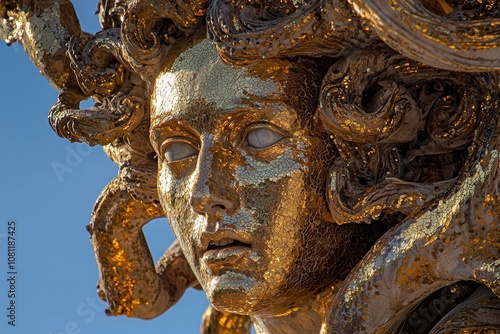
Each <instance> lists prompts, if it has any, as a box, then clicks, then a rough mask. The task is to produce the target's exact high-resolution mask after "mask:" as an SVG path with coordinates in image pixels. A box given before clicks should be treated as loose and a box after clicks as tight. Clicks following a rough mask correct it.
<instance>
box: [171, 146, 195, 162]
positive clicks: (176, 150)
mask: <svg viewBox="0 0 500 334" xmlns="http://www.w3.org/2000/svg"><path fill="white" fill-rule="evenodd" d="M163 154H164V156H165V159H167V161H168V162H175V161H179V160H182V159H186V158H189V157H192V156H196V155H197V154H198V150H197V149H196V148H195V147H193V145H191V144H188V143H185V142H175V143H171V144H169V145H168V146H167V147H166V148H165V152H164V153H163Z"/></svg>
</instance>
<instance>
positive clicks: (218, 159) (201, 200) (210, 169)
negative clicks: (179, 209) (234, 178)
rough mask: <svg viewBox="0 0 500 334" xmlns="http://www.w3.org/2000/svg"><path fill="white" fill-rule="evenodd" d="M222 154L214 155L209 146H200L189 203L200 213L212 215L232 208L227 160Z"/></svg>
mask: <svg viewBox="0 0 500 334" xmlns="http://www.w3.org/2000/svg"><path fill="white" fill-rule="evenodd" d="M224 160H225V159H224V157H223V156H214V154H213V153H212V152H210V147H209V146H205V147H202V148H201V150H200V152H199V154H198V162H197V166H196V171H195V175H194V180H193V183H192V188H191V198H190V204H191V207H192V208H193V210H194V211H195V212H196V213H198V214H201V215H206V214H208V215H213V214H216V213H223V212H227V211H229V210H231V209H233V208H234V201H235V199H234V198H232V197H234V196H231V193H230V190H229V189H230V184H229V182H228V180H229V179H231V177H230V175H228V173H229V171H228V168H225V165H227V161H224Z"/></svg>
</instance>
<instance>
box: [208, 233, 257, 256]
mask: <svg viewBox="0 0 500 334" xmlns="http://www.w3.org/2000/svg"><path fill="white" fill-rule="evenodd" d="M245 234H246V233H245ZM223 240H232V242H230V243H228V244H225V245H220V244H221V241H223ZM223 243H224V242H223ZM200 246H201V247H200V249H199V251H200V255H203V254H204V253H205V252H207V251H209V250H212V249H222V248H224V247H227V248H228V247H235V246H237V247H248V248H251V247H252V245H251V243H250V238H249V237H244V236H242V235H241V234H240V233H237V232H236V231H234V230H230V229H218V230H216V231H215V232H203V233H202V235H201V240H200Z"/></svg>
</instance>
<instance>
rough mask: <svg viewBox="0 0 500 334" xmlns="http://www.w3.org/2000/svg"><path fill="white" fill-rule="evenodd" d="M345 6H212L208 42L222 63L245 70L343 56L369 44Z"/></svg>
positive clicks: (313, 1) (317, 1)
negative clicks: (275, 61) (279, 61)
mask: <svg viewBox="0 0 500 334" xmlns="http://www.w3.org/2000/svg"><path fill="white" fill-rule="evenodd" d="M360 26H361V23H360V21H359V20H358V18H357V17H356V16H355V15H353V13H352V10H351V8H350V7H349V6H348V5H347V4H346V3H345V2H344V1H338V0H333V1H321V0H310V1H303V2H287V1H280V2H278V1H275V2H272V3H267V2H265V3H259V2H254V1H224V0H216V1H213V2H212V4H211V6H210V8H209V10H208V12H207V27H208V32H209V36H210V38H211V39H213V40H215V41H216V43H217V45H218V50H219V52H220V55H221V57H222V58H223V59H224V60H225V61H227V62H229V63H232V64H237V65H244V64H248V63H252V62H257V61H259V60H260V59H262V58H270V57H276V56H279V57H283V56H294V55H302V56H307V55H310V56H316V57H318V56H322V55H328V56H332V57H335V56H339V55H341V54H343V53H344V52H346V51H347V50H348V49H350V48H351V46H352V43H354V42H355V43H359V44H360V45H363V44H364V43H366V42H367V41H369V40H371V36H370V33H369V32H366V31H363V30H362V29H360Z"/></svg>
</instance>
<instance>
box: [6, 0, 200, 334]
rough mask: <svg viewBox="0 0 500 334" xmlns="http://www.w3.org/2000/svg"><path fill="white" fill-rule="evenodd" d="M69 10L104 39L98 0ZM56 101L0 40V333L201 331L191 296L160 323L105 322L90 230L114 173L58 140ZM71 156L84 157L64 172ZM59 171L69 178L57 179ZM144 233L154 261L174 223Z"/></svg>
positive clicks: (98, 152)
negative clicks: (51, 120) (51, 114)
mask: <svg viewBox="0 0 500 334" xmlns="http://www.w3.org/2000/svg"><path fill="white" fill-rule="evenodd" d="M73 3H74V5H75V8H76V10H77V13H78V15H79V17H80V21H81V25H82V27H83V29H84V30H85V31H88V32H92V33H95V32H96V31H98V30H99V26H98V20H97V16H95V15H93V13H94V12H95V8H96V4H97V0H95V1H89V0H73ZM56 99H57V91H56V90H55V89H54V88H52V87H51V86H50V85H49V84H48V82H47V81H46V80H45V78H44V77H43V76H41V75H40V74H39V73H38V70H37V69H36V68H35V66H34V65H33V64H31V62H30V61H29V59H28V57H27V56H26V55H25V53H24V50H23V49H22V47H21V46H20V45H17V44H16V45H13V46H11V47H7V46H6V45H5V44H4V43H3V42H0V115H1V122H0V136H1V137H0V138H1V140H0V151H1V152H2V155H1V158H0V177H1V179H0V180H1V182H0V333H2V334H4V333H5V334H109V333H120V334H132V333H133V334H137V333H144V334H156V333H162V334H167V333H187V334H190V333H199V327H200V320H201V315H202V313H203V311H204V310H205V308H206V306H207V301H206V298H205V296H204V294H203V293H202V292H199V291H195V290H193V289H190V290H189V291H188V292H187V293H186V294H185V295H184V297H183V298H182V300H181V301H180V302H179V303H178V304H177V305H176V306H174V307H173V308H172V309H170V310H169V311H167V312H166V313H165V314H164V315H162V316H160V317H158V318H156V319H154V320H149V321H144V320H138V319H129V318H125V317H118V318H116V317H108V316H106V315H105V314H104V311H103V309H104V307H103V306H102V304H100V303H99V301H98V298H97V295H96V289H95V285H96V282H97V279H98V273H97V266H96V264H95V258H94V254H93V251H92V247H91V245H90V242H89V235H88V233H87V232H86V230H85V225H86V224H88V222H89V218H90V214H91V211H92V207H93V205H94V202H95V200H96V199H97V197H98V196H99V194H100V192H101V190H102V188H103V187H104V186H105V185H106V184H107V183H108V182H109V181H110V180H111V179H112V178H113V177H114V176H115V175H116V173H117V167H116V165H115V164H114V163H113V162H111V160H109V159H108V157H107V156H106V155H105V154H104V153H103V151H102V149H101V148H100V147H94V148H89V147H88V146H86V145H83V144H70V143H69V141H67V140H66V139H61V138H59V137H57V135H56V134H55V133H54V132H53V131H52V129H51V128H50V126H49V124H48V122H47V113H48V111H49V109H50V107H51V106H52V105H53V104H54V103H55V101H56ZM71 151H72V152H76V154H78V155H79V157H80V159H76V160H72V161H70V164H68V162H67V161H66V159H67V157H68V154H69V152H71ZM54 163H56V164H57V163H60V164H63V165H66V166H68V167H70V168H71V169H72V171H71V172H67V173H64V174H62V175H60V176H61V178H60V179H59V178H58V176H57V174H56V172H55V171H54V167H53V165H54ZM9 220H13V221H15V222H16V225H17V230H16V238H17V263H16V266H17V267H16V270H17V272H18V275H17V282H16V283H17V286H16V292H17V296H16V306H17V309H16V311H17V314H16V327H12V326H9V325H8V324H7V321H8V320H9V319H8V318H7V314H8V310H7V307H8V306H9V301H10V299H9V298H8V296H7V294H8V290H9V286H8V282H7V279H8V274H7V271H8V268H7V243H6V241H7V240H6V238H5V237H6V234H7V222H8V221H9ZM145 232H146V237H147V238H148V240H149V241H150V244H151V248H152V252H153V256H154V258H155V259H157V258H158V257H159V256H160V255H161V254H162V253H163V252H164V250H165V249H166V248H167V247H168V246H169V245H170V243H171V242H172V241H173V235H172V233H171V231H170V228H169V227H168V223H167V221H166V220H165V219H162V220H156V221H154V222H152V223H150V224H149V225H147V226H146V228H145ZM93 303H97V304H95V305H93ZM94 309H97V311H94Z"/></svg>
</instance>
